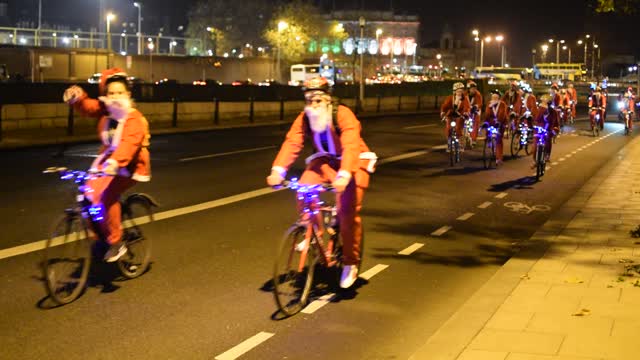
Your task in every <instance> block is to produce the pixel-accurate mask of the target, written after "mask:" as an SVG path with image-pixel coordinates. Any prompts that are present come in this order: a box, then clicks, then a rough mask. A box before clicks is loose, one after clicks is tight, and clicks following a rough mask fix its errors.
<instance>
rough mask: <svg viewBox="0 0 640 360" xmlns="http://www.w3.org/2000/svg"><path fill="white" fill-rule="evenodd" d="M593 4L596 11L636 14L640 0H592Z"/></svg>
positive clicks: (601, 12)
mask: <svg viewBox="0 0 640 360" xmlns="http://www.w3.org/2000/svg"><path fill="white" fill-rule="evenodd" d="M591 2H592V4H591V6H592V7H593V9H594V11H595V12H596V13H600V14H603V13H618V14H622V15H632V14H636V13H637V11H638V7H640V0H592V1H591Z"/></svg>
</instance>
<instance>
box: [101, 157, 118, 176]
mask: <svg viewBox="0 0 640 360" xmlns="http://www.w3.org/2000/svg"><path fill="white" fill-rule="evenodd" d="M102 172H104V173H105V174H107V175H111V176H115V175H117V174H118V162H117V161H115V160H114V159H107V161H105V162H104V166H103V167H102Z"/></svg>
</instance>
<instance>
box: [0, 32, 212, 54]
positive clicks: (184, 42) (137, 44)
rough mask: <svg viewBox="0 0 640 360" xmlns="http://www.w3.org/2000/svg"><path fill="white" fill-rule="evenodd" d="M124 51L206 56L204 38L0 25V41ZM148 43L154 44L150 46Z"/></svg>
mask: <svg viewBox="0 0 640 360" xmlns="http://www.w3.org/2000/svg"><path fill="white" fill-rule="evenodd" d="M109 38H110V39H111V50H112V51H114V52H118V53H121V54H123V55H126V54H140V55H142V54H149V53H150V52H153V54H165V55H176V56H184V55H191V56H195V55H205V54H206V53H205V49H204V48H203V39H198V38H185V37H179V36H163V35H160V34H157V35H149V34H141V35H140V36H138V35H137V34H131V33H124V32H122V33H115V32H111V33H100V32H94V31H90V32H87V31H73V30H51V29H40V30H38V29H31V28H16V27H0V44H13V45H23V46H43V47H52V48H58V47H59V48H67V49H72V48H86V49H107V50H108V46H109V41H108V39H109ZM149 44H153V46H150V45H149Z"/></svg>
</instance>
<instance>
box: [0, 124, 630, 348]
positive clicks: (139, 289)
mask: <svg viewBox="0 0 640 360" xmlns="http://www.w3.org/2000/svg"><path fill="white" fill-rule="evenodd" d="M611 118H613V116H611ZM363 126H364V137H365V140H366V141H367V143H368V144H369V146H370V147H371V148H372V150H373V151H375V152H377V153H378V155H379V156H380V157H381V158H382V159H384V160H383V161H382V163H381V165H380V166H379V168H378V171H377V172H376V174H375V175H374V176H373V177H372V184H371V187H370V189H369V190H368V191H367V193H366V195H365V203H364V209H363V219H364V229H365V234H366V235H365V237H366V244H365V258H364V263H363V266H362V269H361V272H366V271H367V270H369V269H372V268H373V269H376V270H380V272H378V273H377V274H375V276H373V277H371V278H370V279H369V280H364V279H360V280H358V282H357V284H356V286H355V287H354V289H352V290H350V291H345V292H340V293H339V294H338V295H337V296H335V297H333V298H332V300H331V301H329V303H328V304H326V305H325V306H324V307H322V308H319V309H318V310H317V311H316V312H314V313H312V314H304V313H300V314H298V315H296V316H294V317H291V318H287V319H281V318H280V316H279V314H278V313H277V311H276V310H277V309H276V306H275V303H274V301H273V296H272V293H271V292H270V277H271V270H272V265H273V254H274V252H275V247H276V244H277V242H278V240H279V238H280V237H281V236H282V233H283V232H284V230H286V229H287V227H288V226H289V225H290V224H291V223H292V222H293V221H294V220H295V215H296V214H295V209H294V196H293V194H292V193H289V192H286V191H279V192H273V193H271V192H268V193H267V192H265V194H263V195H259V196H254V197H250V198H248V199H245V200H239V201H235V202H231V203H229V204H227V205H223V206H218V207H212V208H208V209H205V210H201V211H192V210H193V208H188V207H190V206H192V205H196V204H201V203H205V202H209V201H212V200H216V199H222V198H226V197H229V196H233V195H239V194H246V193H248V192H250V191H254V190H258V189H263V188H265V186H266V184H265V181H264V179H265V176H266V175H267V174H268V171H269V169H270V165H271V161H272V160H273V158H274V156H275V154H276V152H277V149H278V147H279V145H280V143H281V141H282V139H283V137H284V133H285V131H286V129H287V127H282V126H277V127H262V128H250V129H241V130H239V129H236V130H224V131H216V132H205V133H195V134H180V135H167V136H157V137H154V138H152V148H151V153H152V166H153V179H152V182H151V183H149V184H139V185H138V186H137V187H136V188H135V189H134V190H135V191H142V192H147V193H150V194H152V195H153V196H154V197H155V198H156V199H157V200H158V201H159V202H160V204H161V208H160V209H159V210H158V211H159V212H163V211H167V210H177V211H176V212H175V213H174V215H175V216H172V217H169V218H167V219H163V220H160V221H156V222H154V223H151V224H148V225H146V226H145V229H144V230H145V234H146V235H147V236H148V237H150V238H151V239H153V264H152V267H151V269H150V271H149V272H148V273H146V274H144V276H142V277H140V278H138V279H135V280H132V281H123V282H115V283H114V285H115V286H111V287H104V286H103V284H101V281H100V279H99V276H98V279H96V280H94V281H92V282H91V286H90V287H89V288H88V289H87V291H86V292H85V293H84V294H83V295H82V297H80V298H79V299H78V300H77V301H75V302H73V303H71V304H68V305H66V306H63V307H54V306H53V304H52V303H51V301H50V300H49V299H48V298H46V293H45V292H44V287H43V283H42V280H41V275H40V271H39V267H38V263H39V262H40V261H41V259H42V251H31V252H26V253H21V254H19V255H14V256H9V257H5V258H3V259H0V309H2V312H0V349H1V350H0V359H5V358H6V359H59V358H65V359H88V358H91V359H111V358H137V359H213V358H216V357H218V356H220V355H221V354H224V353H225V352H227V351H228V350H230V349H237V348H235V347H236V346H238V345H239V344H241V343H243V342H244V341H245V340H247V339H250V338H252V337H254V336H256V335H257V334H260V335H259V337H261V340H264V342H260V341H256V343H259V344H258V345H256V346H255V347H253V348H251V349H250V350H249V348H250V347H247V348H245V349H244V350H248V351H247V352H246V353H244V355H242V357H241V358H242V359H326V358H340V359H354V360H355V359H405V358H408V357H409V356H410V355H411V354H412V353H413V352H415V351H416V350H417V349H418V348H419V347H420V346H421V345H422V344H423V343H424V342H425V341H426V340H427V338H428V337H429V336H430V335H431V334H433V333H434V332H435V331H436V330H437V329H438V327H439V326H440V325H441V324H442V323H443V322H444V321H445V320H446V319H447V318H448V317H449V316H450V315H451V314H452V313H453V312H455V310H456V309H457V308H458V307H459V306H460V305H461V304H463V303H464V302H465V301H466V299H468V298H469V297H470V296H471V295H472V294H473V293H474V292H475V291H476V290H477V289H478V288H479V287H480V286H481V285H482V284H484V283H485V282H486V281H487V280H488V279H489V278H490V277H491V275H492V274H493V273H494V272H495V271H496V270H497V269H498V268H499V267H500V266H501V265H502V264H503V263H504V262H505V261H506V260H507V259H508V258H509V257H510V256H511V255H512V254H513V253H514V251H517V249H518V244H519V243H520V242H521V241H523V240H525V239H527V238H528V237H530V236H531V235H532V234H533V233H534V232H535V230H536V229H537V228H538V227H539V226H541V225H542V224H543V223H544V222H545V221H546V220H547V219H549V218H550V216H552V214H553V211H554V210H555V209H557V208H558V207H560V206H561V205H562V204H563V203H564V202H565V201H566V200H567V199H568V198H569V197H570V196H571V195H572V194H573V193H574V192H575V191H577V190H578V189H579V188H580V186H581V185H582V184H584V182H585V181H586V180H587V179H589V177H591V176H592V175H593V174H594V173H595V172H596V171H597V170H598V169H599V168H600V167H602V166H603V164H605V163H606V162H607V161H608V160H609V159H611V158H612V157H614V156H616V154H617V152H618V151H619V150H620V149H621V148H622V147H623V146H624V145H625V144H626V143H627V142H628V141H629V139H630V137H625V136H624V135H622V126H621V125H620V124H617V123H608V124H607V125H606V127H605V131H604V133H603V134H602V135H601V137H600V138H599V139H600V140H599V141H597V142H594V140H598V139H596V138H593V137H592V136H591V135H590V134H589V133H587V132H586V131H584V130H586V129H587V127H588V123H587V122H585V121H579V122H577V123H576V125H575V127H573V128H570V129H568V131H569V132H568V133H567V134H565V135H563V136H561V137H560V139H559V140H558V143H557V144H555V145H554V149H553V154H552V161H551V164H550V169H549V170H548V172H547V174H546V175H545V176H544V178H543V180H542V181H541V182H538V183H535V182H534V181H533V179H532V177H531V175H532V173H533V170H531V169H530V164H531V158H529V157H527V158H523V157H520V158H518V159H509V157H508V156H507V157H506V159H507V161H506V162H505V164H504V165H503V166H501V167H500V168H498V169H497V170H496V169H491V170H484V169H483V167H482V162H481V157H480V156H481V154H480V151H479V150H472V151H467V152H465V153H464V155H463V161H462V163H461V164H458V165H456V166H455V167H449V165H448V158H447V156H446V153H445V152H444V149H443V147H442V146H441V145H443V144H444V142H445V141H444V134H443V133H444V132H443V130H442V125H441V124H440V122H439V121H438V120H437V119H436V118H433V117H432V118H424V117H423V118H420V117H386V118H379V119H369V120H366V122H363ZM616 131H617V133H614V132H616ZM610 134H612V135H610ZM608 135H610V136H608ZM434 147H435V148H434ZM94 149H95V147H94V146H90V145H77V146H71V147H69V148H67V149H66V151H65V152H64V155H63V156H60V154H59V148H55V147H52V148H40V149H30V150H22V151H19V152H17V151H16V152H3V153H2V158H3V168H4V169H3V172H2V175H0V184H2V190H1V191H2V196H1V199H2V203H3V206H2V209H1V210H0V219H2V220H1V221H2V223H1V225H2V229H3V232H2V238H1V240H0V249H5V250H0V253H1V251H5V253H6V249H14V250H15V249H18V250H15V251H16V252H21V251H20V250H19V249H20V248H16V246H20V245H25V244H31V243H34V242H37V241H39V240H43V239H46V237H47V234H48V231H49V228H50V226H51V222H52V221H53V219H55V218H56V217H57V216H59V215H60V214H61V212H62V210H63V209H64V208H65V207H66V206H67V205H68V204H69V200H71V199H72V198H71V195H72V192H71V188H70V187H69V186H68V184H64V183H63V182H61V181H60V180H58V179H57V178H56V177H55V176H52V175H42V174H41V173H40V171H41V170H42V169H44V168H45V167H48V166H66V167H69V168H78V169H84V168H87V167H88V165H89V164H90V162H91V160H92V158H91V155H92V154H93V151H94ZM578 149H580V150H578ZM574 151H575V153H573V154H572V152H574ZM309 153H310V151H309V150H307V151H306V154H309ZM403 154H408V155H406V156H405V157H404V158H403V157H402V156H401V155H403ZM569 155H571V156H569ZM203 156H204V157H203ZM197 157H201V158H197ZM302 166H303V162H302V160H301V161H298V163H297V165H296V168H295V169H293V170H292V171H291V174H292V175H293V174H296V173H299V172H300V171H301V169H302ZM514 203H515V204H514ZM505 205H508V206H509V207H507V206H505ZM534 205H543V206H534ZM479 206H482V208H480V207H479ZM514 209H519V210H520V212H515V211H513V210H514ZM189 211H192V212H189ZM465 214H466V216H464V217H462V218H461V219H465V220H457V219H458V218H459V217H461V216H463V215H465ZM470 214H473V215H470ZM449 227H450V228H449ZM415 243H420V244H424V246H422V247H421V248H419V249H417V250H416V251H415V252H413V253H412V254H410V255H399V254H398V252H400V251H402V250H403V249H406V248H407V247H409V246H411V245H413V244H415ZM380 265H384V266H386V267H384V266H380ZM369 274H371V273H369ZM253 339H254V340H255V339H257V338H253ZM254 345H255V344H254ZM239 351H240V350H239ZM226 354H227V356H231V355H230V353H226ZM221 358H233V357H224V356H222V357H221Z"/></svg>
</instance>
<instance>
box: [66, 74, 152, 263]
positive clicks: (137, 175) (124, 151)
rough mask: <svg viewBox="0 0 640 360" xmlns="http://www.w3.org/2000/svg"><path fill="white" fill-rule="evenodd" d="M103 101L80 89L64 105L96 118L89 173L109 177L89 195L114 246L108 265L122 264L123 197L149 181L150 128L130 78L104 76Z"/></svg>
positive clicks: (92, 182)
mask: <svg viewBox="0 0 640 360" xmlns="http://www.w3.org/2000/svg"><path fill="white" fill-rule="evenodd" d="M99 91H100V95H101V96H100V97H99V98H98V99H91V98H89V97H88V96H87V94H86V93H85V92H84V90H82V88H80V87H79V86H71V87H70V88H68V89H67V90H66V91H65V92H64V96H63V99H64V101H65V102H67V103H69V104H71V105H73V107H74V108H75V109H76V110H78V111H80V112H81V113H82V114H84V115H85V116H89V117H95V118H98V119H99V122H98V137H99V138H100V141H101V142H102V145H101V147H100V150H99V152H98V157H97V158H96V159H95V161H94V162H93V164H92V166H91V168H92V169H94V170H100V171H103V172H104V173H105V174H107V175H108V176H104V177H98V178H96V179H92V180H90V181H88V182H87V185H88V186H89V187H90V188H91V189H92V190H93V191H92V192H89V193H87V197H88V198H90V199H91V202H92V203H93V204H94V205H100V204H101V205H102V211H103V212H104V213H103V220H102V221H100V222H98V226H99V229H98V230H99V233H100V234H101V235H102V236H104V240H106V242H107V243H108V244H109V245H110V247H109V249H108V250H107V252H106V254H105V255H104V259H105V260H106V261H107V262H113V261H116V260H118V259H119V258H120V257H121V256H122V255H124V254H125V253H126V252H127V248H126V246H125V245H124V242H123V241H122V239H121V237H122V224H121V217H120V212H121V209H120V196H121V195H122V194H123V193H124V192H125V191H126V190H127V189H129V188H131V187H132V186H133V185H135V184H136V183H137V182H138V181H142V182H147V181H150V180H151V165H150V156H149V151H148V149H147V148H148V147H149V138H150V135H149V124H148V123H147V120H146V119H145V118H144V116H143V115H142V113H140V111H138V110H136V109H135V107H134V103H133V100H132V99H131V87H130V83H129V81H128V80H127V74H126V73H125V72H124V71H122V70H121V69H117V68H114V69H108V70H105V71H103V72H102V76H101V77H100V84H99Z"/></svg>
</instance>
